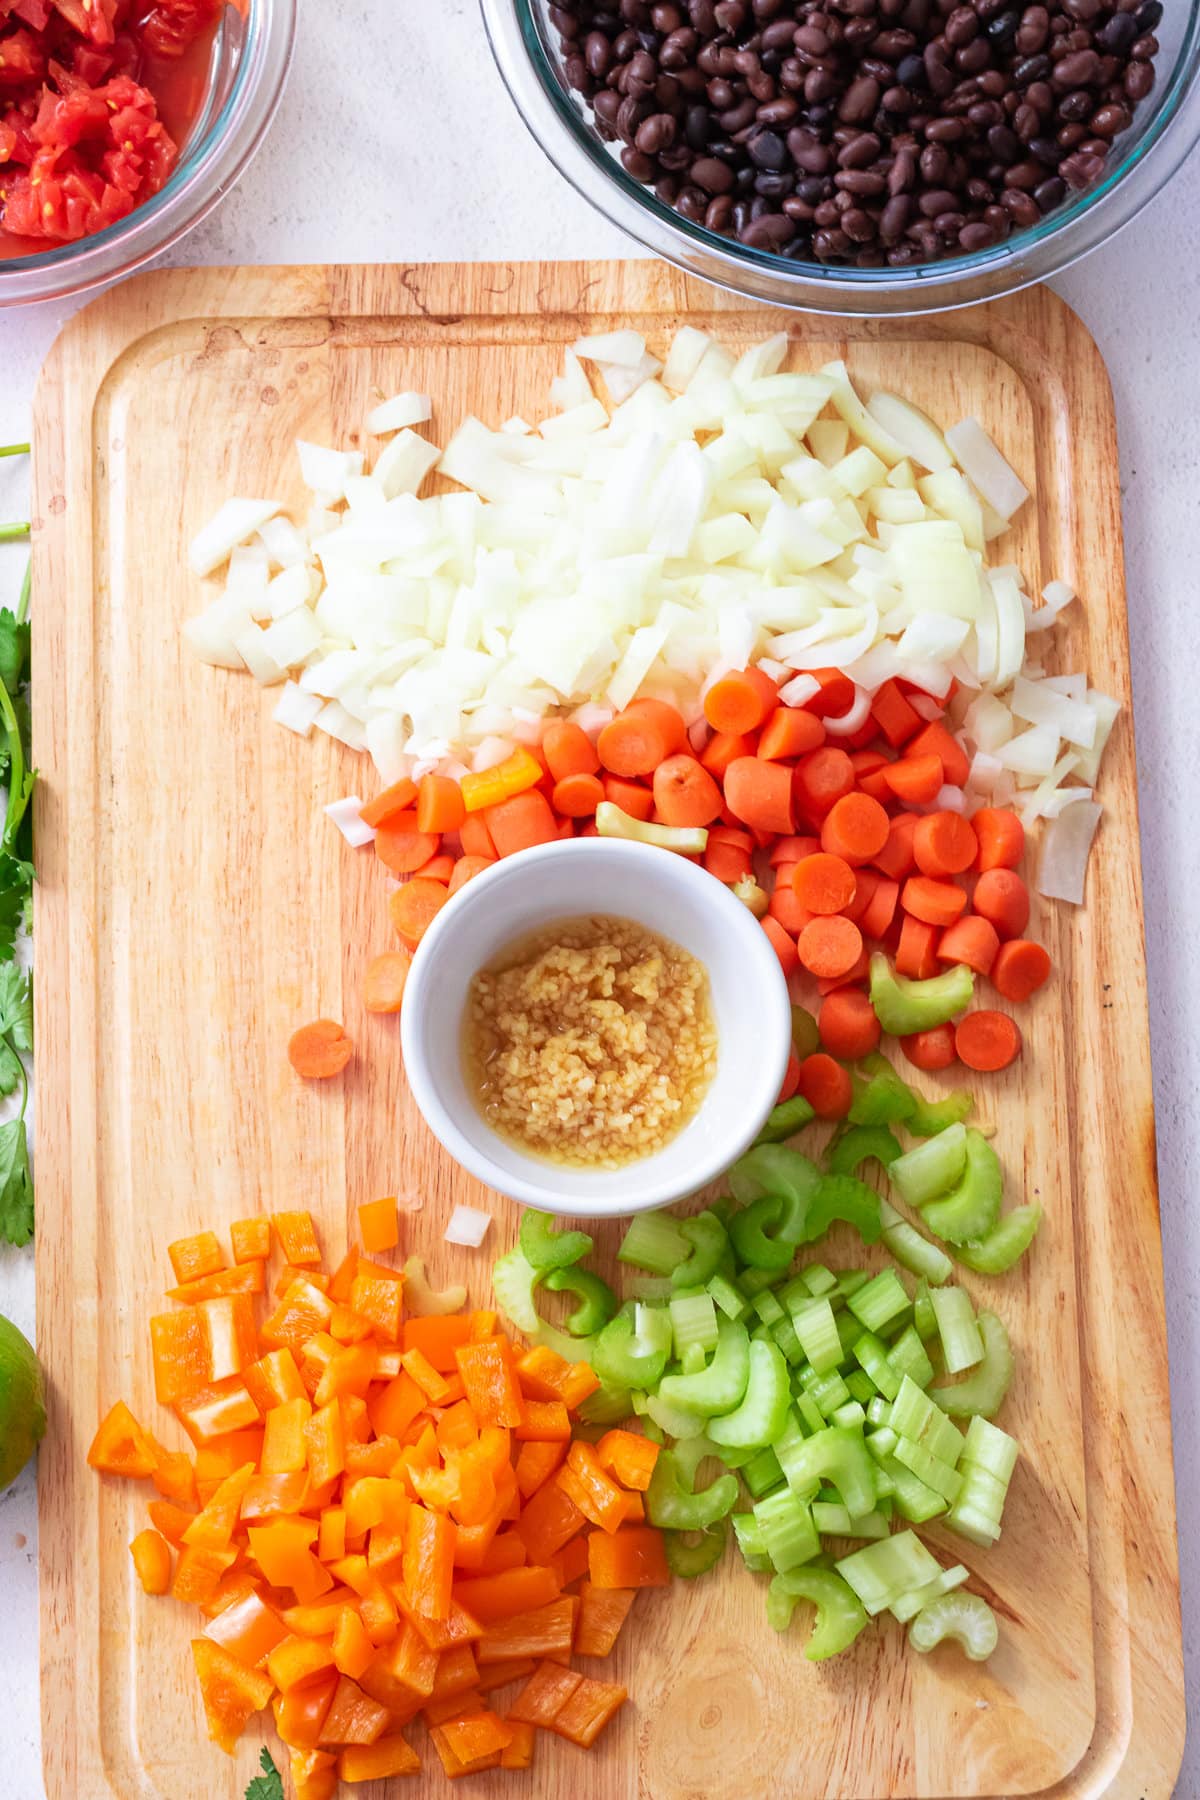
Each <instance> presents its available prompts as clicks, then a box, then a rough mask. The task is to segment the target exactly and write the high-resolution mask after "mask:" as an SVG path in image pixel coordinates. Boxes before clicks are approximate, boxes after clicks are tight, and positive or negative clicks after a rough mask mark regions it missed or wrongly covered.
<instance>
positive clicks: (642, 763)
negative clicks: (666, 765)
mask: <svg viewBox="0 0 1200 1800" xmlns="http://www.w3.org/2000/svg"><path fill="white" fill-rule="evenodd" d="M596 750H597V753H598V755H599V757H600V761H601V763H602V764H603V766H604V767H605V768H606V769H607V770H608V771H609V773H610V774H612V775H620V776H623V777H626V778H628V777H629V776H633V775H649V774H651V772H652V771H653V770H655V769H657V767H658V765H659V763H661V762H665V761H666V759H667V757H668V756H669V755H670V754H671V750H672V743H671V734H670V732H669V731H668V730H667V729H666V728H665V727H664V724H663V722H662V720H661V719H659V718H658V717H656V716H655V715H654V714H653V713H647V712H644V711H642V712H638V711H635V710H634V709H633V708H632V707H627V708H626V710H625V711H624V712H620V713H618V714H617V716H616V718H615V719H610V720H609V722H608V724H607V725H606V726H605V727H604V729H603V731H602V732H601V733H600V736H599V738H598V740H597V743H596Z"/></svg>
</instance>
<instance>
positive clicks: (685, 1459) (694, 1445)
mask: <svg viewBox="0 0 1200 1800" xmlns="http://www.w3.org/2000/svg"><path fill="white" fill-rule="evenodd" d="M672 1455H673V1456H674V1458H675V1467H676V1469H677V1470H678V1471H679V1479H680V1481H681V1482H682V1484H683V1485H684V1487H686V1488H688V1489H689V1490H692V1489H694V1488H695V1486H696V1470H697V1469H698V1468H699V1467H700V1464H701V1463H702V1462H703V1461H704V1460H705V1458H706V1457H709V1456H717V1455H719V1452H718V1450H717V1446H716V1445H715V1444H714V1443H713V1441H712V1439H711V1438H710V1437H709V1436H708V1433H707V1432H704V1431H697V1430H696V1429H695V1427H694V1426H693V1429H692V1430H691V1431H690V1432H689V1433H688V1434H687V1436H686V1437H682V1438H680V1440H679V1442H678V1443H677V1444H675V1445H673V1446H672Z"/></svg>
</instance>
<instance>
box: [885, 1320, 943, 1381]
mask: <svg viewBox="0 0 1200 1800" xmlns="http://www.w3.org/2000/svg"><path fill="white" fill-rule="evenodd" d="M887 1359H888V1361H889V1362H890V1363H891V1365H892V1367H893V1369H895V1371H896V1373H897V1375H899V1376H900V1377H901V1378H902V1379H903V1377H904V1376H908V1377H909V1379H910V1380H912V1381H915V1382H916V1384H917V1386H918V1387H919V1388H925V1387H928V1386H929V1383H930V1382H931V1381H932V1380H933V1364H932V1363H931V1362H930V1360H929V1357H928V1355H927V1354H926V1350H925V1346H924V1344H923V1343H922V1342H921V1339H920V1337H919V1336H918V1335H917V1332H916V1331H915V1329H914V1328H913V1326H911V1325H906V1326H905V1328H904V1330H903V1331H902V1332H901V1333H900V1336H899V1337H898V1338H897V1339H896V1341H895V1343H894V1344H891V1345H889V1347H888V1353H887Z"/></svg>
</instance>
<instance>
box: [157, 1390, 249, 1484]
mask: <svg viewBox="0 0 1200 1800" xmlns="http://www.w3.org/2000/svg"><path fill="white" fill-rule="evenodd" d="M175 1411H176V1414H177V1416H178V1418H179V1421H180V1423H181V1425H182V1426H183V1428H184V1430H185V1431H186V1432H187V1434H188V1436H189V1437H190V1438H191V1440H192V1442H193V1443H194V1444H196V1445H200V1444H208V1443H211V1442H212V1441H213V1439H214V1438H227V1437H230V1436H231V1435H232V1434H233V1433H234V1432H240V1431H245V1430H247V1429H248V1428H250V1427H251V1426H254V1425H257V1424H258V1422H259V1412H258V1408H257V1406H255V1404H254V1401H253V1400H252V1399H251V1398H250V1390H249V1389H248V1388H247V1386H246V1384H245V1382H244V1381H243V1380H242V1378H241V1376H240V1375H230V1376H227V1377H226V1379H225V1380H224V1381H215V1382H214V1383H213V1384H212V1386H211V1387H205V1388H201V1389H200V1390H199V1391H198V1392H197V1393H194V1394H190V1395H189V1396H188V1398H187V1399H186V1400H178V1401H176V1403H175ZM228 1472H229V1471H228V1470H226V1471H225V1473H226V1474H228ZM196 1479H197V1481H199V1479H200V1460H199V1458H197V1459H196Z"/></svg>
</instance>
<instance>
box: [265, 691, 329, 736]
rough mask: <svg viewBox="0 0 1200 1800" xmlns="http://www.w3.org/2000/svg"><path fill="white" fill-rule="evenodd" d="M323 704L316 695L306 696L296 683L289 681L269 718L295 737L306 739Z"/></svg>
mask: <svg viewBox="0 0 1200 1800" xmlns="http://www.w3.org/2000/svg"><path fill="white" fill-rule="evenodd" d="M324 704H325V702H324V701H323V700H321V699H320V698H319V697H318V695H316V694H306V693H305V692H304V690H303V689H302V688H301V687H299V686H298V685H297V683H296V682H294V681H289V682H287V683H286V684H285V686H284V689H283V692H282V693H281V694H280V696H279V699H278V701H277V702H276V706H275V711H274V712H273V713H272V714H271V717H272V718H273V719H274V720H275V723H276V724H277V725H284V726H286V727H287V729H288V730H289V731H294V732H295V733H296V735H297V737H307V736H308V734H309V732H310V731H311V730H312V728H313V726H314V725H315V723H316V721H317V717H318V715H319V713H320V712H321V709H322V707H323V706H324Z"/></svg>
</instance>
